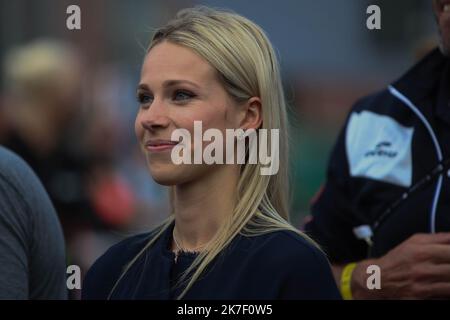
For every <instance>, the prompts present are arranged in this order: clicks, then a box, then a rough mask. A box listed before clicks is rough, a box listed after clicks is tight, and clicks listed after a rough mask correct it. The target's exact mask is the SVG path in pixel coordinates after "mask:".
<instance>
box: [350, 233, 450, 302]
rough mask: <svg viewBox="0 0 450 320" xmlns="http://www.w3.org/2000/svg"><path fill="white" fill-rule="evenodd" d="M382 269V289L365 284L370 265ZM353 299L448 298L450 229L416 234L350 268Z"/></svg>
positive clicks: (449, 284) (449, 296)
mask: <svg viewBox="0 0 450 320" xmlns="http://www.w3.org/2000/svg"><path fill="white" fill-rule="evenodd" d="M372 264H374V265H378V266H379V267H380V270H381V289H379V290H377V289H373V290H369V289H368V288H367V284H366V282H367V278H368V277H369V275H368V274H367V273H366V270H367V267H368V266H369V265H372ZM351 286H352V292H353V297H354V298H355V299H366V298H369V299H370V298H372V299H434V298H450V233H436V234H416V235H413V236H412V237H410V238H408V239H407V240H405V241H404V242H402V243H401V244H399V245H398V246H397V247H395V248H394V249H392V250H391V251H389V252H388V253H387V254H386V255H385V256H383V257H381V258H378V259H370V260H364V261H361V262H359V263H358V265H357V267H356V268H355V270H354V271H353V276H352V283H351Z"/></svg>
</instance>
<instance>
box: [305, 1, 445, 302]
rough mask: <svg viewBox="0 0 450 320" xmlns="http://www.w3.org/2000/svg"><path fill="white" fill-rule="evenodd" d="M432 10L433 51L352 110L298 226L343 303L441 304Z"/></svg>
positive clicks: (440, 109)
mask: <svg viewBox="0 0 450 320" xmlns="http://www.w3.org/2000/svg"><path fill="white" fill-rule="evenodd" d="M432 5H433V11H434V14H435V17H436V21H437V24H438V28H439V33H440V41H441V43H440V48H439V49H435V50H433V51H432V52H431V53H429V54H428V55H427V56H426V57H424V58H423V59H422V60H421V61H420V62H419V63H418V64H417V65H415V66H414V67H413V68H412V69H411V70H410V71H408V72H407V73H406V74H405V75H404V76H403V77H401V78H400V79H399V80H397V81H396V82H394V83H393V84H392V85H390V86H389V87H388V88H387V89H385V90H382V91H381V92H378V93H375V94H373V95H371V96H368V97H365V98H363V99H362V100H360V101H358V102H357V103H356V105H355V106H354V107H353V109H352V111H351V112H350V115H349V116H348V119H347V122H346V125H345V127H344V129H343V130H342V132H341V134H340V136H339V137H338V140H337V142H336V145H335V147H334V150H333V152H332V154H331V158H330V160H329V166H328V172H327V181H326V184H325V186H324V187H323V189H322V190H321V191H320V192H319V193H318V196H317V198H316V199H315V201H314V203H313V206H312V220H311V221H309V222H308V223H307V224H306V226H305V230H306V232H307V234H308V235H310V236H311V237H312V238H313V239H315V240H316V241H317V242H318V243H319V244H320V245H321V246H322V247H323V249H324V250H325V251H326V252H327V254H328V256H329V258H330V259H331V261H332V263H333V271H334V274H335V279H336V281H337V283H338V285H339V286H340V289H341V293H342V295H343V297H344V298H345V299H352V298H355V299H366V298H367V299H370V298H372V299H398V298H419V299H421V298H450V232H449V231H450V215H449V213H450V60H449V53H450V1H449V0H433V1H432ZM370 265H376V266H378V267H379V268H380V271H381V279H380V280H381V281H380V286H381V288H378V289H372V290H370V289H369V288H368V286H367V279H368V277H369V274H368V273H367V272H366V271H367V268H368V266H370Z"/></svg>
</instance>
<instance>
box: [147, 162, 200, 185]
mask: <svg viewBox="0 0 450 320" xmlns="http://www.w3.org/2000/svg"><path fill="white" fill-rule="evenodd" d="M148 167H149V170H150V175H151V176H152V178H153V180H155V182H156V183H158V184H160V185H163V186H175V185H179V184H183V183H185V182H188V181H189V180H190V178H189V176H190V173H191V171H192V168H190V167H186V166H185V165H175V164H172V163H170V164H166V163H165V164H161V163H151V162H149V163H148Z"/></svg>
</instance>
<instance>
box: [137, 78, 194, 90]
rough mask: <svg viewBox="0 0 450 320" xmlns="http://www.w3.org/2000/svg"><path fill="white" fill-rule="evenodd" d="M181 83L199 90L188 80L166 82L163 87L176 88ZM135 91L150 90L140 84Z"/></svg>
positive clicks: (143, 84)
mask: <svg viewBox="0 0 450 320" xmlns="http://www.w3.org/2000/svg"><path fill="white" fill-rule="evenodd" d="M183 83H187V84H190V85H191V86H194V87H196V88H198V89H199V88H200V86H199V85H198V84H196V83H194V82H192V81H189V80H166V81H164V82H163V87H173V86H176V85H178V84H183ZM137 89H142V90H150V89H149V87H148V85H147V84H145V83H140V84H139V85H138V87H137Z"/></svg>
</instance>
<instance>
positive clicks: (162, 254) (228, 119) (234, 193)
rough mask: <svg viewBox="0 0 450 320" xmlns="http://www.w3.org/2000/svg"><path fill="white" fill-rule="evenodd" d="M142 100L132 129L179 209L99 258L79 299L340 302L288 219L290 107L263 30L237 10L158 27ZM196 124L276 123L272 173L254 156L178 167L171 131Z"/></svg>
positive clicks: (313, 251) (201, 13) (324, 268)
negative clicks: (241, 160)
mask: <svg viewBox="0 0 450 320" xmlns="http://www.w3.org/2000/svg"><path fill="white" fill-rule="evenodd" d="M137 96H138V100H139V104H140V108H139V112H138V115H137V118H136V124H135V129H136V134H137V137H138V140H139V143H140V144H141V146H142V149H143V152H144V154H145V156H146V159H147V162H148V166H149V169H150V173H151V175H152V177H153V179H155V181H156V182H158V183H160V184H162V185H166V186H170V187H171V201H172V208H173V212H172V214H171V215H170V217H169V218H168V219H167V221H165V222H163V223H162V224H161V226H159V227H158V228H156V229H155V230H153V231H151V232H149V233H146V234H142V235H137V236H134V237H131V238H128V239H126V240H124V241H122V242H120V243H119V244H117V245H115V246H113V247H112V248H111V249H109V250H108V251H107V252H106V253H105V254H104V255H103V256H102V257H100V258H99V259H98V260H97V262H96V263H95V264H94V265H93V267H92V268H91V269H90V270H89V272H88V274H87V275H86V278H85V282H84V288H83V298H84V299H181V298H183V299H338V298H339V293H338V290H337V288H336V285H335V282H334V280H333V276H332V274H331V271H330V270H331V269H330V266H329V264H328V261H327V259H326V257H325V256H324V254H323V253H322V252H321V251H320V250H319V249H318V248H317V247H316V246H315V245H314V244H313V243H312V242H311V240H309V239H308V238H307V237H306V236H305V235H303V234H302V233H300V232H299V231H297V230H296V229H295V228H294V227H293V226H291V225H290V224H289V222H288V199H287V198H288V197H287V196H288V172H287V170H288V169H287V145H288V135H287V116H286V105H285V99H284V96H283V90H282V86H281V79H280V74H279V67H278V62H277V59H276V56H275V53H274V50H273V48H272V46H271V44H270V42H269V40H268V39H267V37H266V35H265V34H264V32H263V31H262V30H261V29H260V28H259V27H258V26H257V25H255V24H254V23H253V22H251V21H249V20H247V19H246V18H243V17H242V16H239V15H237V14H234V13H231V12H227V11H219V10H213V9H209V8H206V7H196V8H193V9H185V10H182V11H180V12H179V13H178V15H177V16H176V18H175V19H174V20H172V21H170V22H169V23H168V24H167V25H166V26H164V27H163V28H161V29H159V30H158V31H157V32H156V33H155V35H154V37H153V39H152V41H151V44H150V46H149V49H148V52H147V54H146V57H145V59H144V63H143V67H142V73H141V80H140V84H139V86H138V92H137ZM195 121H201V124H202V128H203V130H208V129H216V130H219V131H220V132H222V133H223V134H224V136H225V132H226V130H227V129H243V130H251V129H254V130H256V131H260V130H262V129H267V130H270V129H277V130H278V132H279V140H278V141H276V143H277V144H278V145H277V146H275V145H271V144H272V140H270V139H268V143H269V145H268V149H269V150H275V149H277V147H278V151H279V167H278V170H277V172H276V174H272V175H264V174H261V168H262V164H261V163H256V164H250V163H249V162H248V161H247V162H245V163H244V164H239V163H237V161H236V162H235V163H234V164H230V163H228V164H205V163H203V164H186V163H184V164H175V163H174V161H173V154H172V151H173V148H175V147H176V145H177V144H178V143H179V140H173V138H172V137H173V133H174V132H175V131H176V130H179V129H183V130H184V131H185V132H187V133H189V134H190V136H191V137H192V136H194V135H195V134H194V122H195ZM193 144H194V143H193ZM206 145H208V143H203V144H202V145H201V146H200V148H205V146H206ZM224 145H225V142H224ZM194 149H195V146H194V147H192V148H191V149H188V150H189V151H187V152H191V153H194V151H195V150H194ZM249 150H250V149H249V148H247V149H246V152H247V154H246V159H247V160H248V156H249V155H248V152H249ZM184 152H186V150H185V151H184Z"/></svg>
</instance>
